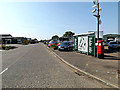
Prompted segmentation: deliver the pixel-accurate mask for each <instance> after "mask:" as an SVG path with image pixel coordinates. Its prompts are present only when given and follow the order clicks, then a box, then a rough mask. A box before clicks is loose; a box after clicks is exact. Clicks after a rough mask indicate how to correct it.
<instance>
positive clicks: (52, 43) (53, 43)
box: [48, 41, 59, 47]
mask: <svg viewBox="0 0 120 90" xmlns="http://www.w3.org/2000/svg"><path fill="white" fill-rule="evenodd" d="M51 45H57V46H59V43H58V42H57V41H50V42H49V44H48V47H51Z"/></svg>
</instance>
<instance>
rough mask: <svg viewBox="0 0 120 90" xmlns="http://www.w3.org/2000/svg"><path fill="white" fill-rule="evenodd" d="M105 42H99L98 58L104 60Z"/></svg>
mask: <svg viewBox="0 0 120 90" xmlns="http://www.w3.org/2000/svg"><path fill="white" fill-rule="evenodd" d="M103 43H104V40H99V41H98V58H104V45H103Z"/></svg>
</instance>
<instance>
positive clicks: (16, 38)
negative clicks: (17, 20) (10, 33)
mask: <svg viewBox="0 0 120 90" xmlns="http://www.w3.org/2000/svg"><path fill="white" fill-rule="evenodd" d="M14 40H15V41H16V44H21V43H24V41H25V40H27V38H26V37H14Z"/></svg>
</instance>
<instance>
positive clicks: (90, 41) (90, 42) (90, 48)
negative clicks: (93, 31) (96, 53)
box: [89, 38, 92, 53]
mask: <svg viewBox="0 0 120 90" xmlns="http://www.w3.org/2000/svg"><path fill="white" fill-rule="evenodd" d="M89 53H92V38H89Z"/></svg>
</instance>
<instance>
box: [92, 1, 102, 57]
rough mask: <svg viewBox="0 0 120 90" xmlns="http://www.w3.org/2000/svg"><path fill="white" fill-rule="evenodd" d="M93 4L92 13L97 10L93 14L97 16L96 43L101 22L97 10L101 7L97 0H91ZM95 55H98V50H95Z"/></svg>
mask: <svg viewBox="0 0 120 90" xmlns="http://www.w3.org/2000/svg"><path fill="white" fill-rule="evenodd" d="M93 3H94V6H92V7H93V8H96V9H94V10H93V11H92V13H95V12H96V11H97V15H93V16H95V17H96V18H97V44H98V41H99V25H100V24H101V20H100V14H99V12H100V11H101V8H99V0H94V1H93ZM97 57H98V50H97Z"/></svg>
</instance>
